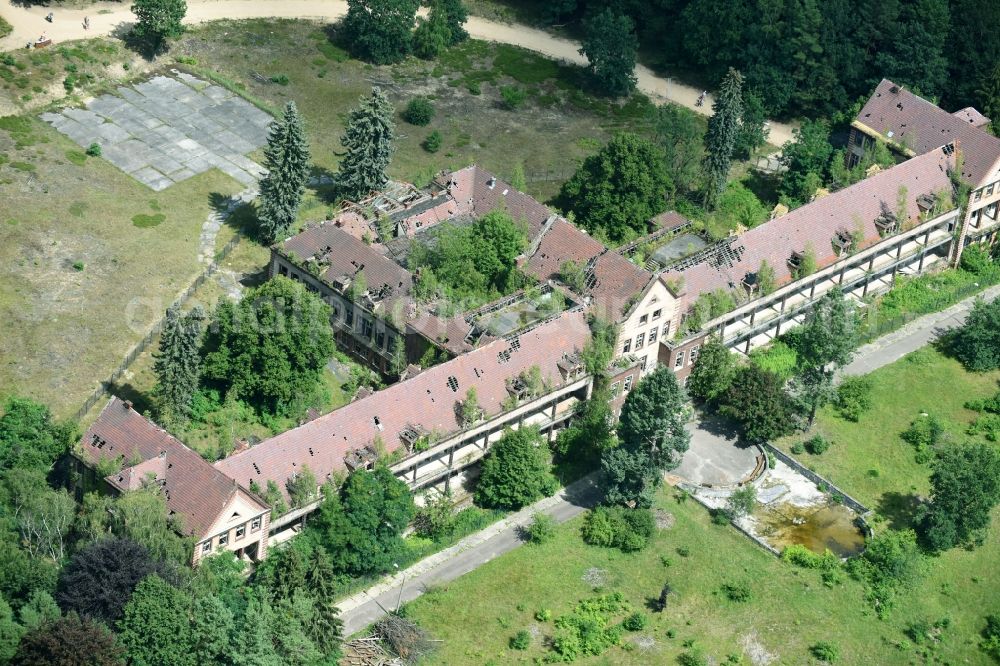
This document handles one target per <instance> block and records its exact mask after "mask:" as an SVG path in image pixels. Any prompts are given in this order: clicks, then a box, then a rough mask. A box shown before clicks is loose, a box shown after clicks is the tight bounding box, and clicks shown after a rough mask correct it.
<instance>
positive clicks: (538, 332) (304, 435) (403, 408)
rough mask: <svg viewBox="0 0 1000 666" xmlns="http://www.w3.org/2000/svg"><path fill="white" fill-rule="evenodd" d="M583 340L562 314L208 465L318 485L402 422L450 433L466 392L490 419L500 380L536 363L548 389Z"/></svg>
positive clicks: (394, 442)
mask: <svg viewBox="0 0 1000 666" xmlns="http://www.w3.org/2000/svg"><path fill="white" fill-rule="evenodd" d="M589 338H590V330H589V328H588V326H587V323H586V320H585V318H584V315H583V314H582V313H581V312H579V311H575V312H567V313H565V314H563V315H562V316H561V317H559V318H558V319H555V320H553V321H551V322H548V323H546V324H543V325H541V326H539V327H538V328H535V329H533V330H530V331H528V332H526V333H522V334H520V335H519V336H518V337H517V338H516V341H517V342H516V343H515V342H514V341H513V340H514V339H512V341H511V342H508V341H507V340H497V341H495V342H493V343H491V344H488V345H486V346H483V347H480V348H478V349H476V350H473V351H471V352H469V353H467V354H465V355H463V356H459V357H457V358H455V359H452V360H451V361H447V362H445V363H442V364H441V365H437V366H434V367H432V368H429V369H427V370H425V371H423V372H422V373H420V374H419V375H417V376H416V377H413V378H412V379H409V380H406V381H402V382H399V383H397V384H393V385H392V386H390V387H388V388H386V389H384V390H382V391H379V392H377V393H375V394H373V395H371V396H368V397H366V398H363V399H360V400H356V401H355V402H352V403H351V404H349V405H347V406H345V407H342V408H340V409H338V410H336V411H333V412H330V413H329V414H326V415H324V416H321V417H319V418H317V419H316V420H314V421H310V422H309V423H306V424H304V425H302V426H299V427H298V428H295V429H293V430H289V431H288V432H285V433H282V434H280V435H277V436H275V437H272V438H271V439H268V440H265V441H263V442H261V443H260V444H258V445H256V446H254V447H252V448H250V449H249V450H247V451H245V452H243V453H238V454H235V455H232V456H230V457H228V458H225V459H224V460H220V461H219V462H217V463H215V466H216V468H217V469H219V470H220V471H222V472H224V473H225V474H227V475H229V476H232V477H233V478H235V479H237V480H239V481H241V482H242V483H245V484H248V485H249V483H250V482H251V481H256V482H257V483H258V484H260V486H261V487H263V486H264V485H265V484H266V483H267V482H268V481H272V480H273V481H275V482H276V483H277V484H278V486H279V488H281V489H282V492H284V491H285V480H286V479H288V478H289V477H290V476H292V474H294V473H295V472H296V471H297V470H300V469H302V467H303V466H304V465H308V466H309V468H310V470H312V471H313V473H314V474H315V475H316V477H317V478H318V479H319V480H320V481H322V480H324V479H326V478H328V477H329V476H330V475H331V474H332V473H333V472H336V471H340V470H345V465H344V456H346V455H347V454H348V453H349V452H351V451H353V450H356V449H361V448H364V447H365V446H368V445H370V444H372V443H373V442H374V440H375V438H376V437H379V438H381V440H382V442H383V443H384V445H385V449H386V451H388V452H392V451H394V450H396V449H398V448H400V447H401V446H402V445H403V443H402V441H401V440H400V433H401V431H402V430H403V429H404V428H405V427H407V426H408V425H411V424H412V425H416V426H419V427H420V428H422V429H423V430H424V431H426V432H435V433H439V434H441V435H446V434H449V433H453V432H456V431H458V430H459V429H460V423H459V420H458V415H457V411H456V409H457V407H458V404H459V402H460V401H461V400H463V399H464V398H465V394H466V391H467V390H468V389H469V388H470V387H475V389H476V392H477V394H478V398H479V405H480V407H481V408H482V409H483V410H484V411H485V412H486V414H487V415H489V416H493V415H496V414H498V413H500V412H501V411H502V407H501V402H502V401H503V400H504V399H505V398H506V397H507V395H508V392H507V385H506V381H507V379H508V378H511V377H514V376H516V375H518V374H520V373H521V372H522V371H524V370H527V369H529V368H531V366H533V365H537V366H539V368H540V369H541V371H542V377H543V378H545V379H546V380H548V381H549V382H551V383H552V384H553V385H555V386H558V385H560V384H562V383H563V378H562V375H561V373H560V371H559V368H558V365H557V364H558V362H559V361H560V359H561V358H562V356H563V354H564V353H573V352H574V351H576V350H580V349H582V348H583V346H584V344H585V343H586V342H587V340H588V339H589ZM449 384H450V385H449ZM452 387H454V389H453V388H452Z"/></svg>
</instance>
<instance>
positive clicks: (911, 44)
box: [874, 0, 952, 97]
mask: <svg viewBox="0 0 1000 666" xmlns="http://www.w3.org/2000/svg"><path fill="white" fill-rule="evenodd" d="M951 23H952V22H951V15H950V11H949V7H948V1H947V0H916V1H915V2H903V3H900V5H899V19H898V21H897V22H896V24H895V25H894V26H893V29H892V30H889V31H887V35H886V36H887V37H888V39H887V42H888V44H886V48H882V49H879V52H878V53H877V54H875V62H874V68H875V70H876V71H880V72H882V73H883V76H885V77H886V78H888V79H892V80H893V81H895V82H896V83H905V84H907V85H908V87H911V88H913V89H914V90H916V91H917V92H919V94H921V95H923V96H925V97H936V96H937V95H939V94H940V93H941V92H942V91H943V90H944V89H945V87H946V83H947V76H948V58H947V57H946V55H945V48H946V44H947V41H948V33H949V31H950V29H951Z"/></svg>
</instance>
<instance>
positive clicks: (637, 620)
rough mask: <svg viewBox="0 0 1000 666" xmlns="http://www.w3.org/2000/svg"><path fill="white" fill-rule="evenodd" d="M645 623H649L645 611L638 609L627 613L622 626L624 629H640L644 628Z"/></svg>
mask: <svg viewBox="0 0 1000 666" xmlns="http://www.w3.org/2000/svg"><path fill="white" fill-rule="evenodd" d="M647 624H649V618H648V617H646V614H645V613H640V612H638V611H636V612H635V613H632V614H631V615H629V616H628V617H627V618H625V621H624V622H622V626H623V627H625V629H626V631H642V630H643V629H645V628H646V625H647Z"/></svg>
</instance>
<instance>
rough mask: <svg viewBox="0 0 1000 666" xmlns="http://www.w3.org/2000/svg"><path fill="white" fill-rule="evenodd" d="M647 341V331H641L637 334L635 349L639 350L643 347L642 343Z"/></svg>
mask: <svg viewBox="0 0 1000 666" xmlns="http://www.w3.org/2000/svg"><path fill="white" fill-rule="evenodd" d="M645 342H646V334H645V333H640V334H639V335H637V336H635V350H636V351H639V350H640V349H642V345H643V344H645Z"/></svg>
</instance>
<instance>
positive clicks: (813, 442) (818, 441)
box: [805, 435, 830, 456]
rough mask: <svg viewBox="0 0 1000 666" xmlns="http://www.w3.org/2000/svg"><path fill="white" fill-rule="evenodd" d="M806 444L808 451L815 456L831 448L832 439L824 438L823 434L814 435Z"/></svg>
mask: <svg viewBox="0 0 1000 666" xmlns="http://www.w3.org/2000/svg"><path fill="white" fill-rule="evenodd" d="M805 446H806V451H808V452H809V453H811V454H813V455H814V456H819V455H822V454H823V453H825V452H826V450H827V449H828V448H830V441H829V440H827V439H826V438H824V437H823V435H813V436H812V437H811V438H809V439H808V440H806V443H805Z"/></svg>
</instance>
